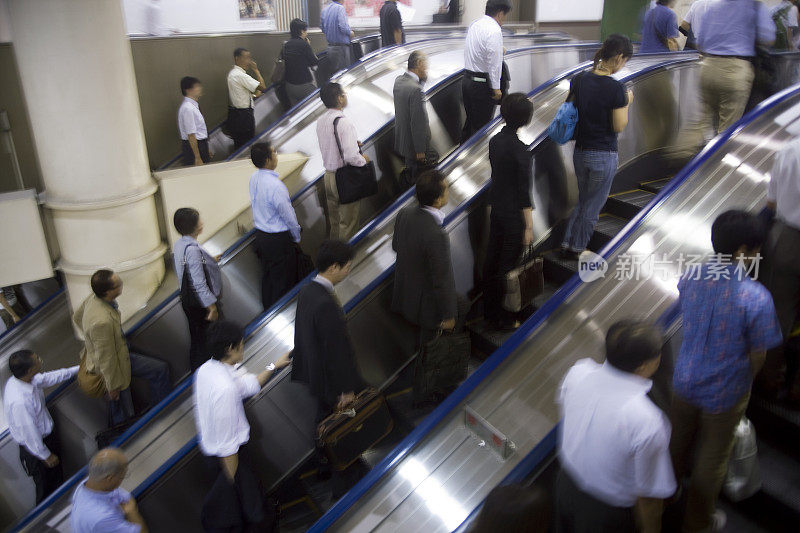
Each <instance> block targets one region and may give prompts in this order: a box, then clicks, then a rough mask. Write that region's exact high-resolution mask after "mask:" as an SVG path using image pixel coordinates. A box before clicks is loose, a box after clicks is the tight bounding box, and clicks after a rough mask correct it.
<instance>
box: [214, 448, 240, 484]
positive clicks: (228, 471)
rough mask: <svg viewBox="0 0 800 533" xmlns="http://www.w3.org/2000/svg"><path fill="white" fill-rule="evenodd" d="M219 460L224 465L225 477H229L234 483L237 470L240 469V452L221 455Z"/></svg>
mask: <svg viewBox="0 0 800 533" xmlns="http://www.w3.org/2000/svg"><path fill="white" fill-rule="evenodd" d="M219 462H220V464H221V466H222V471H223V472H225V477H227V478H228V481H230V482H231V483H233V480H234V479H235V478H236V470H238V469H239V452H236V453H234V454H232V455H226V456H225V457H220V458H219Z"/></svg>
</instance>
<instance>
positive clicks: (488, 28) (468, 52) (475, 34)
mask: <svg viewBox="0 0 800 533" xmlns="http://www.w3.org/2000/svg"><path fill="white" fill-rule="evenodd" d="M510 12H511V3H510V2H509V1H508V0H489V1H488V2H486V14H485V15H484V16H483V17H481V18H479V19H478V20H476V21H475V22H473V23H472V24H470V27H469V30H468V31H467V42H466V46H465V47H464V81H463V82H462V88H461V92H462V94H463V98H464V110H465V111H466V112H467V119H466V121H465V122H464V129H463V130H462V131H461V142H462V143H463V142H465V141H466V140H467V139H469V138H470V137H472V136H473V135H474V134H475V132H476V131H478V130H479V129H481V128H482V127H484V126H485V125H486V124H488V123H489V121H490V120H492V117H493V116H494V110H495V106H496V105H497V104H499V103H500V98H502V92H501V90H500V77H501V76H502V73H503V53H504V52H505V49H504V48H503V29H502V26H503V24H504V23H505V21H506V17H507V16H508V14H509V13H510Z"/></svg>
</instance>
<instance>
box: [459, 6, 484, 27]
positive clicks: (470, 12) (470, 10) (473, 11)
mask: <svg viewBox="0 0 800 533" xmlns="http://www.w3.org/2000/svg"><path fill="white" fill-rule="evenodd" d="M462 1H463V3H462V6H463V11H462V13H461V23H462V24H464V25H466V26H469V25H470V24H471V23H472V21H473V20H475V19H479V18H481V17H482V16H483V15H485V14H486V0H462Z"/></svg>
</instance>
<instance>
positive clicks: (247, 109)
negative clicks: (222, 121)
mask: <svg viewBox="0 0 800 533" xmlns="http://www.w3.org/2000/svg"><path fill="white" fill-rule="evenodd" d="M252 110H253V108H252V107H233V106H232V105H229V106H228V111H252Z"/></svg>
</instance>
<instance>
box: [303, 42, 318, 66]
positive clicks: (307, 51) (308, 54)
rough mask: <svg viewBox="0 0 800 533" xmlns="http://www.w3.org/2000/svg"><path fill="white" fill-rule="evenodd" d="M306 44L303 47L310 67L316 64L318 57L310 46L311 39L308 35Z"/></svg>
mask: <svg viewBox="0 0 800 533" xmlns="http://www.w3.org/2000/svg"><path fill="white" fill-rule="evenodd" d="M306 45H307V46H306V47H305V56H306V61H308V64H309V65H311V66H312V67H313V66H314V65H318V64H319V58H318V57H317V54H315V53H314V49H313V48H311V39H309V38H308V37H306Z"/></svg>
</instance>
